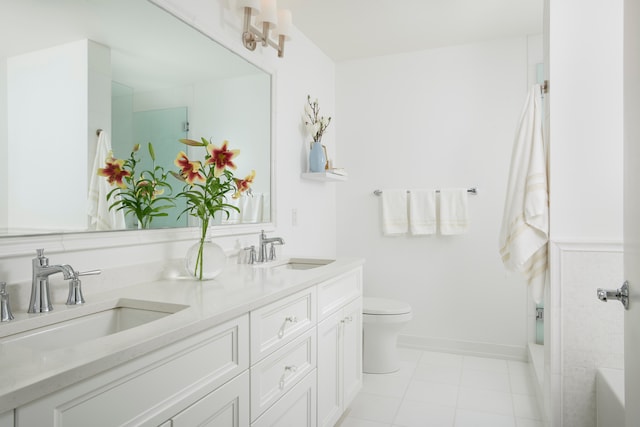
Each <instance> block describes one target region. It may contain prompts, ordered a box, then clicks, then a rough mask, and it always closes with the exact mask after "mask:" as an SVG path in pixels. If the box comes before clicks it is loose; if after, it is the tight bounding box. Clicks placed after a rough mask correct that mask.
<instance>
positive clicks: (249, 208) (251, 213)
mask: <svg viewBox="0 0 640 427" xmlns="http://www.w3.org/2000/svg"><path fill="white" fill-rule="evenodd" d="M241 199H244V200H243V202H242V208H241V209H242V222H243V223H256V222H262V194H261V193H253V194H252V195H249V194H243V195H242V197H241Z"/></svg>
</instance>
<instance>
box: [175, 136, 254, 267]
mask: <svg viewBox="0 0 640 427" xmlns="http://www.w3.org/2000/svg"><path fill="white" fill-rule="evenodd" d="M180 142H181V143H183V144H185V145H188V146H192V147H204V148H205V149H206V154H205V157H204V163H202V162H200V161H197V160H196V161H192V160H190V159H189V158H188V157H187V155H186V153H185V152H184V151H180V152H179V153H178V155H177V157H176V159H175V165H176V166H177V167H178V168H180V169H179V171H178V172H177V173H176V172H172V174H173V176H175V177H176V178H177V179H179V180H180V181H183V182H184V183H185V186H184V188H183V190H182V192H181V193H179V194H178V195H177V197H183V198H185V199H186V203H187V207H186V208H185V209H184V210H183V211H182V212H181V213H180V215H182V214H184V213H188V214H190V215H192V216H194V217H197V218H199V219H200V226H201V230H200V241H199V248H198V252H197V257H196V262H195V267H194V272H193V275H194V276H195V277H196V278H198V279H199V280H202V278H203V247H204V243H205V241H206V236H207V229H208V227H209V220H210V219H211V218H212V217H213V216H214V215H215V214H216V213H217V212H224V213H225V214H226V215H227V218H228V217H229V215H230V214H229V211H231V210H235V211H237V212H239V209H238V208H237V207H235V206H233V205H231V204H229V203H227V197H228V195H229V194H231V197H232V198H234V199H235V198H238V197H240V194H241V193H243V192H245V191H251V190H250V186H251V184H252V183H253V179H254V178H255V174H256V172H255V171H251V173H250V174H249V175H248V176H247V177H245V178H244V179H238V178H235V177H234V175H233V172H232V171H231V170H229V169H236V165H235V163H234V159H235V158H236V157H237V156H238V155H239V154H240V150H229V148H228V144H229V143H228V141H224V142H223V143H222V146H221V147H217V146H215V145H214V144H212V143H211V142H210V141H208V140H207V139H205V138H201V141H194V140H192V139H181V140H180Z"/></svg>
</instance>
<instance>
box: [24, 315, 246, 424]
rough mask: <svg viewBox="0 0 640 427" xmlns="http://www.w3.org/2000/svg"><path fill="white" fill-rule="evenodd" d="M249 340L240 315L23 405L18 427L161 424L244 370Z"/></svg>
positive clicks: (243, 317) (244, 322)
mask: <svg viewBox="0 0 640 427" xmlns="http://www.w3.org/2000/svg"><path fill="white" fill-rule="evenodd" d="M248 345H249V337H248V316H242V317H240V318H238V319H234V320H232V321H229V322H226V323H223V324H221V325H219V326H216V327H215V328H212V329H210V330H207V331H205V332H201V333H199V334H196V335H194V336H191V337H188V338H185V339H184V340H182V341H179V342H177V343H175V344H172V345H169V346H167V347H166V348H163V349H161V350H158V351H155V352H153V353H149V354H147V355H145V356H142V357H140V358H138V359H134V360H132V361H130V362H128V363H125V364H124V365H121V366H120V367H118V368H115V369H112V370H109V371H106V372H104V373H102V374H99V375H96V376H95V377H92V378H89V379H87V380H84V381H82V382H80V383H78V384H75V385H72V386H70V387H67V388H64V389H62V390H60V391H58V392H56V393H52V394H50V395H47V396H45V397H43V398H41V399H38V400H36V401H34V402H31V403H29V404H27V405H25V406H22V407H20V408H18V409H17V410H16V420H17V427H22V426H25V427H27V426H28V427H30V426H39V427H46V426H54V425H55V426H63V427H70V426H82V427H84V426H86V425H87V420H91V422H90V424H91V426H93V427H99V426H113V425H158V424H160V423H161V422H162V421H163V420H166V419H167V418H169V417H171V416H172V415H173V414H175V413H177V412H179V411H180V410H181V409H182V408H184V407H185V406H187V405H189V404H191V403H193V402H194V401H196V400H197V399H199V398H201V397H202V396H204V395H205V394H206V392H208V391H211V390H212V389H213V388H215V387H218V386H220V385H222V384H224V383H225V382H226V381H228V380H230V379H231V378H233V377H235V376H236V375H238V374H240V373H241V372H242V371H243V370H246V369H247V368H248V358H247V357H246V354H247V352H248ZM205 389H206V391H205Z"/></svg>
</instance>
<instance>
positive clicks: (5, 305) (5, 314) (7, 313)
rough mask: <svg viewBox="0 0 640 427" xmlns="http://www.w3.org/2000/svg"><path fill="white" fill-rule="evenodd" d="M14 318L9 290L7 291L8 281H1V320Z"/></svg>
mask: <svg viewBox="0 0 640 427" xmlns="http://www.w3.org/2000/svg"><path fill="white" fill-rule="evenodd" d="M10 320H13V313H11V305H9V292H7V282H0V322H8V321H10Z"/></svg>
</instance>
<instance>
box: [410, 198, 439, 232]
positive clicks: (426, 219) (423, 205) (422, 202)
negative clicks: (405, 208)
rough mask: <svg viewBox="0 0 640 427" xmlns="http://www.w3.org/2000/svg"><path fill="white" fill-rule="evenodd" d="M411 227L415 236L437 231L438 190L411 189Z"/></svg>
mask: <svg viewBox="0 0 640 427" xmlns="http://www.w3.org/2000/svg"><path fill="white" fill-rule="evenodd" d="M409 227H410V229H411V234H413V235H415V236H419V235H426V234H434V233H435V232H436V190H411V191H409Z"/></svg>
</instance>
